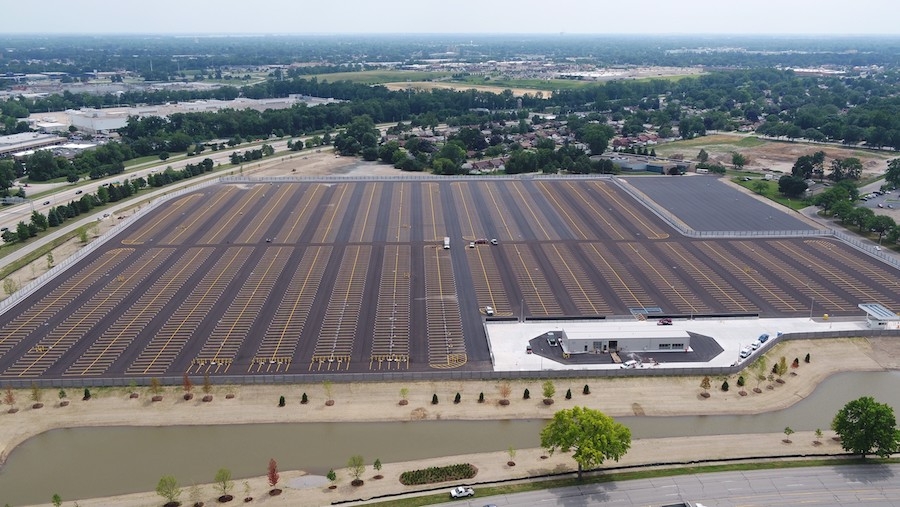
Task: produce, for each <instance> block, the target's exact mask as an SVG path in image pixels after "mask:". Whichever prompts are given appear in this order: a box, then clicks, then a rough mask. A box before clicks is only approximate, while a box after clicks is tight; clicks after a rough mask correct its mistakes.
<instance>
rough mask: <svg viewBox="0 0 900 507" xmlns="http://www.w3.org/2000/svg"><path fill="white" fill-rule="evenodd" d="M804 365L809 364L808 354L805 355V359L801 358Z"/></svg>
mask: <svg viewBox="0 0 900 507" xmlns="http://www.w3.org/2000/svg"><path fill="white" fill-rule="evenodd" d="M803 362H804V363H809V352H807V353H806V357H804V358H803Z"/></svg>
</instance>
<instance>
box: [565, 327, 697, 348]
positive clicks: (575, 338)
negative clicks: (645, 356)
mask: <svg viewBox="0 0 900 507" xmlns="http://www.w3.org/2000/svg"><path fill="white" fill-rule="evenodd" d="M561 333H562V336H561V339H560V344H561V345H562V348H563V352H565V353H566V354H607V353H610V352H616V353H619V354H627V353H629V352H637V353H644V352H647V353H649V352H652V353H654V354H656V353H659V352H687V351H689V350H690V347H691V335H690V334H688V332H687V331H683V330H679V329H673V328H672V327H670V326H662V327H659V328H657V327H652V328H651V327H650V326H648V325H647V324H646V323H636V325H625V324H624V323H623V325H615V326H610V325H608V324H605V325H603V326H597V327H596V328H592V329H584V328H583V327H579V328H578V329H572V328H569V329H566V328H563V329H562V331H561Z"/></svg>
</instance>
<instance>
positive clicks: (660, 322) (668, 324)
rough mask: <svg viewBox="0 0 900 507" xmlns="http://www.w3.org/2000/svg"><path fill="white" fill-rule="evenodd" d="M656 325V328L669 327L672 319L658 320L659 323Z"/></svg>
mask: <svg viewBox="0 0 900 507" xmlns="http://www.w3.org/2000/svg"><path fill="white" fill-rule="evenodd" d="M656 325H657V326H671V325H672V319H669V318H666V319H659V322H657V323H656Z"/></svg>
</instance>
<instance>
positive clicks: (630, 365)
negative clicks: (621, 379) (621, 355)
mask: <svg viewBox="0 0 900 507" xmlns="http://www.w3.org/2000/svg"><path fill="white" fill-rule="evenodd" d="M620 368H622V369H627V368H637V361H635V360H634V359H629V360H628V361H625V362H624V363H622V365H621V366H620Z"/></svg>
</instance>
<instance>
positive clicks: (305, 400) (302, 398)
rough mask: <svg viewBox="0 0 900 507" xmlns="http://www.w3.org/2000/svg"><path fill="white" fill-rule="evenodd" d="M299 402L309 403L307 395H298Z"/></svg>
mask: <svg viewBox="0 0 900 507" xmlns="http://www.w3.org/2000/svg"><path fill="white" fill-rule="evenodd" d="M300 403H303V404H304V405H305V404H307V403H309V397H308V396H306V393H303V396H301V397H300Z"/></svg>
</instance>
